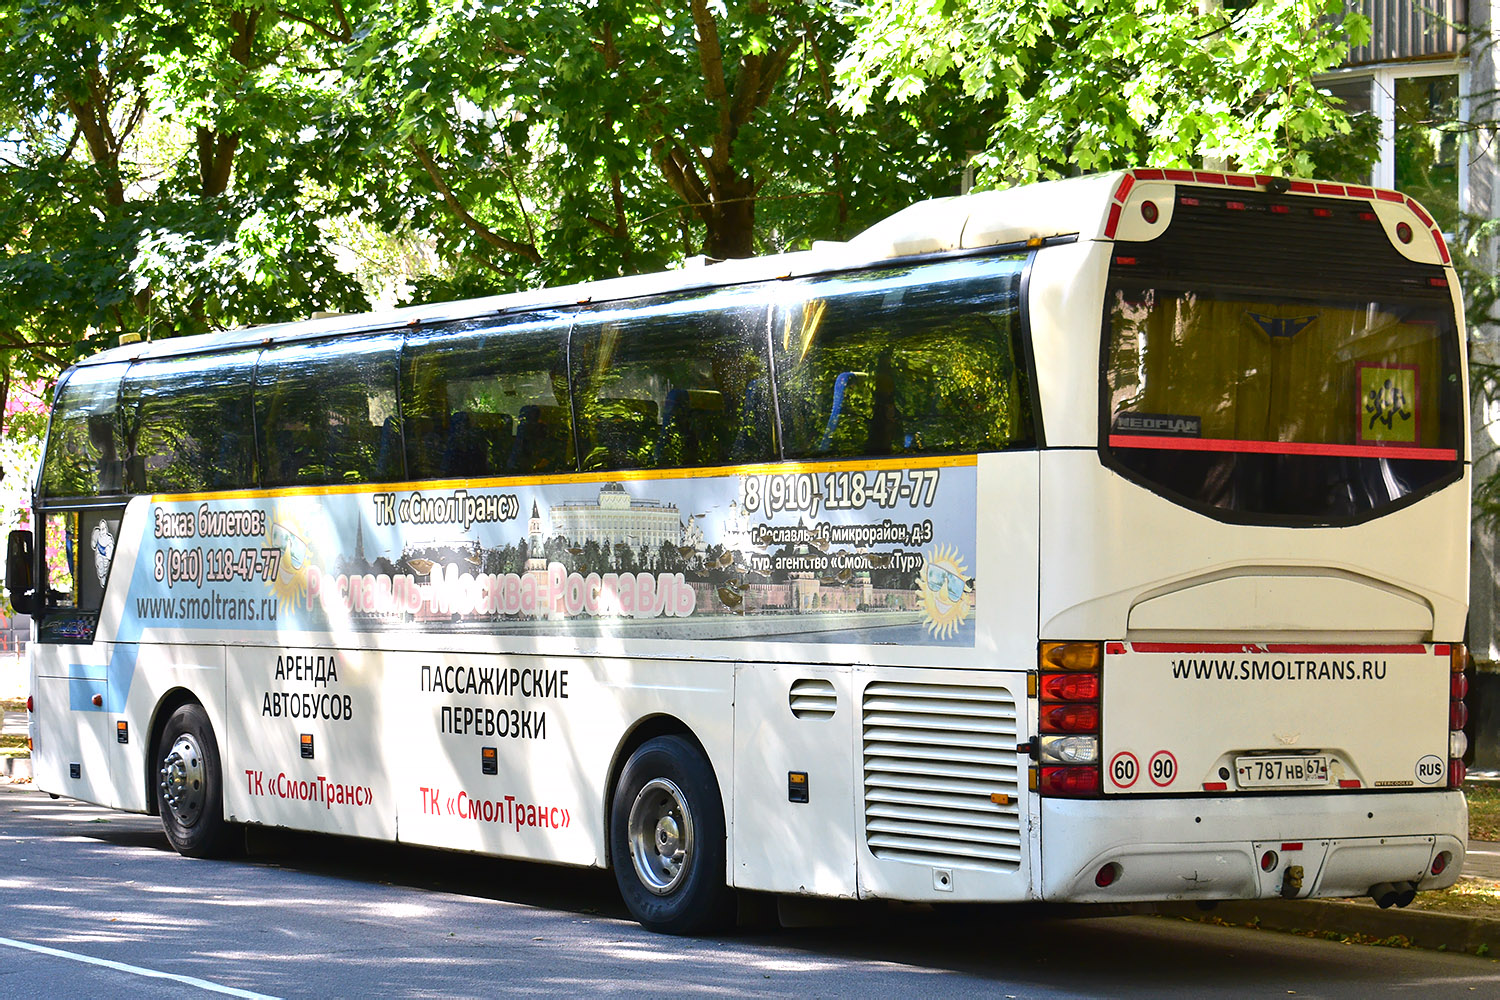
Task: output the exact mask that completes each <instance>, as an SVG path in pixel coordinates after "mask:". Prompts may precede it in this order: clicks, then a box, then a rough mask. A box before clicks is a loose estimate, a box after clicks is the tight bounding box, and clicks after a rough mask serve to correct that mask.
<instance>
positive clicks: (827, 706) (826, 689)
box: [789, 677, 839, 719]
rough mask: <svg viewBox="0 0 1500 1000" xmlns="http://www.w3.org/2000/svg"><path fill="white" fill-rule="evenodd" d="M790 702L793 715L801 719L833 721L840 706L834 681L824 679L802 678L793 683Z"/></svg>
mask: <svg viewBox="0 0 1500 1000" xmlns="http://www.w3.org/2000/svg"><path fill="white" fill-rule="evenodd" d="M789 701H790V703H791V706H792V714H793V715H794V716H796V717H797V718H799V719H831V718H833V711H834V709H836V708H838V705H839V699H838V695H837V694H836V693H834V690H833V681H830V680H826V679H824V678H822V677H801V678H798V679H797V680H795V681H793V682H792V691H791V694H790V696H789Z"/></svg>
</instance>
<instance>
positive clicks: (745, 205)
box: [703, 178, 755, 260]
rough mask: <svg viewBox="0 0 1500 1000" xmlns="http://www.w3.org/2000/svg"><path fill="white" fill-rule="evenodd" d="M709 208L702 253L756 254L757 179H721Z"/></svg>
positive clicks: (719, 255) (724, 256)
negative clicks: (755, 180) (706, 232)
mask: <svg viewBox="0 0 1500 1000" xmlns="http://www.w3.org/2000/svg"><path fill="white" fill-rule="evenodd" d="M714 187H715V189H716V191H715V197H714V198H713V202H712V204H710V205H709V207H708V212H707V218H706V219H705V222H707V224H708V234H707V235H706V236H705V237H704V240H703V252H704V253H705V254H707V255H708V256H710V257H715V258H718V259H719V260H728V259H730V258H732V257H752V256H754V255H755V182H754V181H752V180H748V179H746V178H735V179H733V180H728V181H720V182H719V183H718V184H716V185H714Z"/></svg>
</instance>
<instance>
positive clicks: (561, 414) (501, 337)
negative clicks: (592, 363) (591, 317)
mask: <svg viewBox="0 0 1500 1000" xmlns="http://www.w3.org/2000/svg"><path fill="white" fill-rule="evenodd" d="M569 323H570V319H569V317H568V316H566V315H564V314H560V313H556V312H536V313H514V314H506V315H501V316H486V317H484V318H482V319H477V320H467V321H464V322H462V323H447V324H443V325H440V326H433V327H428V328H426V329H423V330H418V331H415V332H413V333H411V334H408V336H407V338H406V346H405V348H404V349H403V351H402V356H401V400H402V411H403V415H404V417H405V421H406V425H405V437H406V463H407V470H408V473H409V475H410V476H411V477H412V478H414V479H432V478H439V477H448V476H452V477H464V478H467V477H481V476H495V475H505V474H511V473H532V472H566V471H569V470H571V469H572V468H573V431H572V425H571V421H570V420H569V419H568V408H567V404H568V396H567V382H566V379H565V378H564V377H563V367H564V358H565V357H566V343H567V342H566V337H567V332H568V326H569Z"/></svg>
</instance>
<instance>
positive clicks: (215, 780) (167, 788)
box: [156, 702, 234, 858]
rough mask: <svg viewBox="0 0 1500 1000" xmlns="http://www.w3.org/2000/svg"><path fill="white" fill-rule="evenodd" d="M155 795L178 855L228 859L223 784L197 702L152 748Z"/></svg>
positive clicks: (214, 748)
mask: <svg viewBox="0 0 1500 1000" xmlns="http://www.w3.org/2000/svg"><path fill="white" fill-rule="evenodd" d="M156 779H157V781H156V793H157V804H158V806H159V807H160V809H161V825H162V828H163V829H164V830H165V831H166V834H167V840H168V841H170V842H171V844H172V847H173V848H174V849H175V850H176V851H177V853H179V854H185V855H187V856H188V857H190V858H216V857H223V856H224V855H226V854H228V853H230V851H231V849H232V846H233V835H234V828H233V827H232V826H231V825H230V824H228V823H226V822H224V778H223V770H222V769H221V768H220V766H219V744H218V741H217V740H215V739H214V729H213V726H212V725H211V724H210V723H209V721H208V713H207V712H205V711H204V710H203V706H202V705H199V704H197V703H195V702H193V703H189V704H186V705H183V706H181V707H180V708H178V709H177V711H175V712H173V713H172V717H171V718H170V719H168V720H167V726H166V728H165V729H163V730H162V734H161V739H160V740H159V741H158V742H157V744H156Z"/></svg>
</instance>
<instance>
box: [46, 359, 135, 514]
mask: <svg viewBox="0 0 1500 1000" xmlns="http://www.w3.org/2000/svg"><path fill="white" fill-rule="evenodd" d="M125 368H126V363H125V362H121V363H119V364H111V365H87V366H84V367H82V368H75V369H73V371H72V374H70V375H69V376H68V379H67V381H66V382H65V383H63V385H62V387H61V388H60V389H59V390H58V393H57V400H56V402H55V403H54V405H53V408H52V424H51V429H50V432H49V434H48V438H47V457H46V460H45V462H44V464H43V466H42V492H43V493H44V494H46V495H48V496H53V497H89V496H97V495H100V494H106V495H107V494H118V493H120V492H122V491H123V490H124V488H125V447H124V443H123V441H122V439H121V433H120V421H119V414H118V413H117V404H118V401H119V393H120V377H121V376H122V375H124V374H125Z"/></svg>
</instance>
